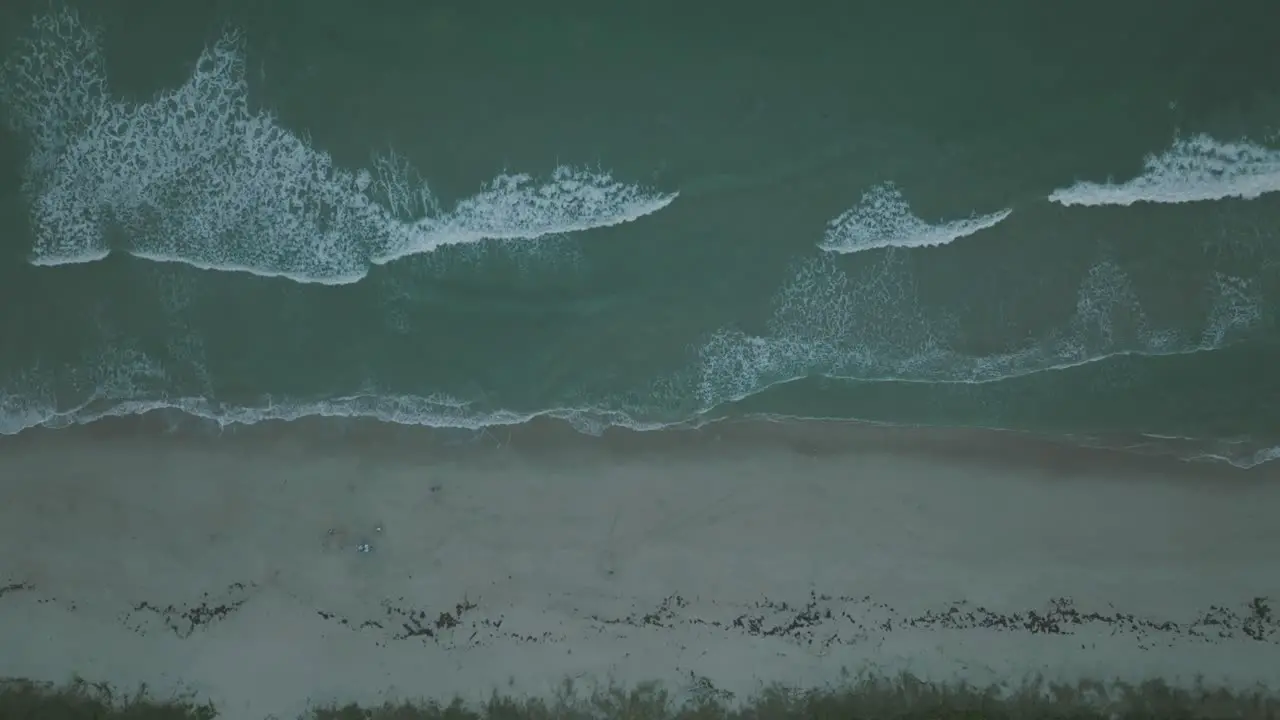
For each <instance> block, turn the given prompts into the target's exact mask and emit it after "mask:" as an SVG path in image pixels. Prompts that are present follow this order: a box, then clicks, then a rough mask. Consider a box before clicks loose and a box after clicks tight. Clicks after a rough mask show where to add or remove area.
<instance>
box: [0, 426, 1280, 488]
mask: <svg viewBox="0 0 1280 720" xmlns="http://www.w3.org/2000/svg"><path fill="white" fill-rule="evenodd" d="M147 437H149V438H153V439H156V440H157V441H165V442H174V443H180V444H184V445H199V444H203V443H216V444H219V445H231V446H236V447H261V446H264V445H273V444H277V443H281V442H284V443H287V444H289V445H291V446H296V447H297V448H299V449H306V450H308V451H313V452H326V451H328V450H330V449H332V448H333V447H334V444H335V443H336V444H338V445H339V446H342V447H345V446H347V445H351V446H358V447H360V448H368V449H370V450H378V451H384V452H394V453H405V452H408V453H410V454H413V453H424V452H425V453H430V454H431V455H434V456H437V457H447V458H454V459H459V458H464V457H470V456H473V455H476V456H486V455H489V454H491V453H493V452H495V451H497V452H503V453H512V452H514V453H517V454H519V455H521V456H539V457H545V456H546V455H548V454H552V453H556V452H599V453H605V454H608V455H611V456H614V455H617V456H629V455H634V454H646V453H662V454H670V453H673V452H674V453H699V452H708V451H713V450H714V449H715V448H718V447H721V446H723V445H724V444H725V443H726V442H727V443H728V444H730V445H735V444H741V445H745V446H748V447H752V448H758V447H760V446H761V445H764V446H766V447H769V448H774V449H783V450H789V451H793V452H797V453H800V454H805V455H815V456H830V455H840V454H856V453H865V452H875V453H889V454H897V455H909V456H920V455H927V456H929V457H934V458H936V459H938V460H942V461H947V462H978V463H982V462H986V461H997V462H999V463H1002V464H1009V465H1011V466H1017V467H1019V468H1022V469H1030V470H1045V471H1048V472H1067V473H1070V472H1086V471H1090V470H1095V469H1108V468H1109V469H1116V470H1123V471H1127V472H1135V473H1140V474H1144V475H1145V474H1148V473H1159V474H1161V475H1164V476H1168V477H1179V478H1206V477H1212V478H1220V479H1230V480H1232V481H1235V482H1240V481H1244V479H1245V478H1247V479H1248V481H1259V480H1262V479H1264V478H1265V479H1268V480H1270V479H1272V478H1274V479H1277V480H1280V463H1271V462H1263V463H1260V464H1257V465H1252V466H1249V467H1242V466H1240V465H1237V464H1233V463H1231V462H1229V461H1227V460H1225V459H1223V458H1220V457H1200V458H1186V457H1183V456H1181V455H1179V454H1174V452H1173V450H1172V448H1174V447H1179V446H1185V445H1186V444H1187V443H1198V442H1201V441H1198V440H1195V439H1188V438H1176V437H1156V436H1150V435H1141V434H1139V435H1133V436H1120V435H1115V436H1091V437H1075V436H1062V437H1058V436H1052V435H1042V434H1037V433H1032V432H1027V431H1022V430H1012V429H1005V428H983V427H957V426H909V425H893V424H888V423H874V422H867V421H863V420H844V419H832V418H801V417H770V416H747V417H739V418H722V419H717V420H710V421H707V422H705V423H701V424H696V425H695V424H675V425H671V426H668V427H663V428H655V429H640V430H637V429H632V428H627V427H622V426H609V427H606V428H604V429H603V431H602V432H600V433H595V434H592V433H585V432H582V431H580V430H578V429H576V428H575V427H573V425H572V424H571V423H570V422H569V421H567V420H563V419H560V418H556V417H551V416H545V415H540V416H534V417H532V418H530V419H528V420H524V421H522V422H518V423H512V424H507V425H494V426H487V427H482V428H474V429H473V428H463V427H450V426H429V425H409V424H401V423H395V422H388V421H385V420H381V419H377V418H369V417H329V416H305V417H301V418H297V419H291V420H264V421H261V422H257V423H254V424H249V425H239V424H236V425H227V426H220V425H218V424H217V423H216V422H214V421H212V420H208V419H206V418H202V417H199V416H194V415H190V414H188V413H186V412H183V411H181V410H151V411H148V412H146V413H142V414H138V415H126V416H109V417H103V418H99V419H97V420H94V421H92V422H88V423H84V424H76V425H69V426H63V427H54V428H51V427H45V426H34V427H30V428H27V429H24V430H22V431H21V432H18V433H15V434H12V435H4V436H0V451H3V449H4V448H6V447H11V446H12V447H22V446H25V445H27V444H29V443H42V444H43V443H59V442H65V441H69V440H72V439H75V440H81V439H84V440H114V439H119V438H147ZM346 451H347V450H339V452H346Z"/></svg>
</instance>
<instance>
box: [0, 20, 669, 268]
mask: <svg viewBox="0 0 1280 720" xmlns="http://www.w3.org/2000/svg"><path fill="white" fill-rule="evenodd" d="M0 95H2V97H0V99H2V100H3V101H4V102H5V104H6V105H7V106H8V108H9V110H10V118H9V119H10V121H11V122H12V124H13V125H14V126H15V127H17V128H18V129H19V130H21V131H23V132H25V133H26V134H27V135H28V136H29V138H30V139H31V146H32V153H31V156H30V158H29V159H28V162H27V168H26V178H25V189H26V191H27V193H28V194H29V196H30V197H31V199H32V224H33V226H34V231H35V236H36V240H35V245H34V248H33V250H32V253H31V261H32V262H33V263H35V264H39V265H58V264H64V263H78V262H91V261H94V260H99V259H102V258H103V257H106V256H107V254H108V253H109V252H110V251H111V249H112V247H113V245H115V244H116V243H111V242H109V241H108V232H109V231H110V230H111V229H112V228H118V229H119V230H121V231H122V232H121V233H120V234H121V235H123V236H125V239H124V240H123V241H120V242H119V243H118V249H123V250H125V251H127V252H130V253H132V254H133V255H136V256H138V257H141V258H145V259H149V260H155V261H168V262H182V263H186V264H189V265H192V266H195V267H198V268H204V269H212V270H233V271H244V272H250V273H254V274H258V275H264V276H279V277H286V278H289V279H292V280H296V281H299V282H318V283H327V284H341V283H349V282H355V281H357V280H359V279H360V278H361V277H363V276H364V275H365V274H366V273H367V272H368V269H369V266H370V265H371V264H380V263H386V262H390V261H393V260H396V259H399V258H404V257H407V256H410V255H415V254H420V253H429V252H431V251H433V250H435V249H437V248H440V247H442V246H445V245H452V244H459V243H473V242H477V241H480V240H485V239H490V238H493V239H507V240H532V239H535V238H539V237H544V236H547V235H554V234H561V233H570V232H579V231H583V230H589V229H592V228H598V227H605V226H610V225H617V224H620V223H625V222H629V221H632V220H635V219H637V218H640V217H643V216H645V215H648V214H650V213H653V212H656V211H658V210H660V209H662V208H663V207H665V206H666V205H668V204H669V203H671V202H672V201H673V200H674V199H675V194H674V193H661V192H657V191H653V190H648V189H643V188H640V187H637V186H634V185H628V184H624V183H620V182H618V181H616V180H614V179H613V178H612V177H611V176H610V174H609V173H607V172H603V171H593V170H587V169H578V168H571V167H564V166H562V167H558V168H555V169H554V170H553V171H552V172H551V173H550V175H549V176H548V177H546V178H545V179H535V178H534V177H532V176H530V175H527V174H515V175H508V174H503V175H499V176H498V177H496V178H495V179H494V180H492V181H491V182H490V183H488V185H487V186H486V187H484V188H483V189H482V190H481V191H480V192H479V193H477V194H475V195H473V196H471V197H469V198H465V199H463V200H461V201H460V202H458V203H457V204H456V205H454V206H453V207H452V208H451V209H443V208H441V207H440V204H439V203H438V202H437V200H436V199H435V197H434V196H433V195H432V193H431V191H430V189H429V188H428V186H427V184H426V183H425V182H423V181H422V180H421V179H420V178H418V177H417V175H416V173H414V172H413V171H412V169H411V168H409V167H408V165H407V163H405V162H404V161H403V160H402V159H400V158H395V157H391V158H383V159H381V160H379V161H376V162H375V163H374V165H373V167H372V168H367V169H358V170H354V171H353V170H347V169H344V168H340V167H338V166H336V165H335V164H334V162H333V160H332V158H331V157H330V156H329V155H328V154H327V153H325V152H323V151H321V150H318V149H316V148H314V147H312V146H311V145H310V144H309V142H308V141H307V140H305V139H304V138H302V137H299V136H298V135H296V134H294V133H292V132H290V131H289V130H287V129H285V128H284V127H283V126H281V125H280V124H279V123H278V122H277V120H276V118H274V117H273V116H272V115H271V114H269V113H267V112H255V111H253V110H251V109H250V107H249V101H248V83H247V80H246V78H245V72H244V48H243V41H242V38H241V37H240V36H239V35H238V34H236V33H234V32H230V33H227V34H226V35H224V36H223V37H222V38H220V39H219V40H218V41H217V42H216V43H214V44H213V45H212V46H210V47H208V48H206V49H205V50H204V51H203V52H202V53H201V54H200V57H199V58H198V60H197V61H196V66H195V70H194V71H193V73H192V75H191V77H190V79H189V80H188V81H187V82H186V83H184V84H183V85H182V86H181V87H178V88H177V89H174V90H169V91H166V92H162V93H160V94H159V95H157V96H156V97H155V98H154V99H152V100H150V101H148V102H142V103H129V102H124V101H121V100H118V99H115V98H113V97H112V95H111V93H110V90H109V86H108V81H107V76H106V72H105V62H104V59H103V57H102V53H101V48H100V42H99V38H98V35H97V31H96V30H94V29H93V28H91V27H88V26H86V25H84V24H82V23H81V22H80V20H79V19H78V17H77V16H76V14H75V13H74V12H73V11H71V10H68V9H63V10H60V11H58V12H55V13H53V14H51V15H47V16H42V17H38V18H36V20H35V22H34V25H33V32H32V33H31V35H30V36H29V37H28V38H26V39H25V40H24V41H23V42H21V43H20V48H19V51H18V52H17V53H16V54H15V55H14V56H13V57H12V58H11V59H10V61H9V62H8V63H6V65H5V67H4V71H3V75H2V77H0Z"/></svg>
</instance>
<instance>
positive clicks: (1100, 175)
mask: <svg viewBox="0 0 1280 720" xmlns="http://www.w3.org/2000/svg"><path fill="white" fill-rule="evenodd" d="M1273 18H1274V7H1273V6H1272V5H1271V4H1270V3H1267V2H1262V1H1258V2H1237V3H1231V4H1228V5H1222V4H1211V3H1203V2H1199V1H1198V0H1185V1H1183V0H1177V1H1175V0H1162V1H1160V2H1155V1H1141V2H1139V1H1135V2H1128V3H1120V4H1115V3H1108V4H1103V3H1100V2H1085V3H1083V4H1081V3H1075V4H1070V5H1061V4H1059V5H1054V4H1042V3H1027V2H1017V1H1012V0H1011V1H1008V2H1005V1H1003V0H1001V1H992V2H984V3H967V4H958V3H943V2H907V3H881V2H850V3H835V2H823V3H800V4H790V5H787V4H781V5H780V4H776V3H761V2H750V3H738V2H735V3H729V2H710V3H695V4H690V3H675V2H645V3H639V2H636V3H588V2H577V1H576V0H575V1H569V2H557V3H513V2H443V1H441V2H435V1H429V0H423V1H414V2H409V1H407V0H406V1H404V2H385V3H380V4H376V5H368V4H364V3H356V2H337V1H335V0H327V1H325V2H301V1H300V0H299V1H296V2H275V3H259V2H250V1H249V0H237V1H232V0H225V1H220V2H209V3H198V4H197V3H171V2H160V1H159V0H155V1H150V0H148V1H145V2H144V1H143V0H121V1H120V2H115V3H111V4H102V3H89V2H83V3H67V4H64V3H60V2H54V3H52V4H51V3H48V2H43V1H42V2H15V3H6V4H5V6H4V7H3V9H0V42H2V43H3V50H4V53H5V57H6V61H5V64H4V67H3V72H2V73H0V106H2V108H0V109H2V110H3V112H4V117H5V120H6V121H7V125H6V128H5V131H4V132H5V134H3V135H0V432H3V433H17V432H21V431H22V430H24V429H26V428H30V427H34V426H39V425H48V426H54V427H61V426H66V425H68V424H74V423H82V422H90V421H93V420H95V419H98V418H101V417H104V416H114V415H127V414H136V413H141V412H147V411H153V410H160V409H164V408H168V409H169V411H170V412H172V413H177V414H184V413H185V414H187V415H192V416H197V417H202V418H205V419H207V420H209V421H211V422H216V423H220V424H223V425H227V424H239V423H253V422H258V421H261V420H264V419H271V418H276V419H292V418H298V417H304V416H309V415H317V414H321V415H333V416H367V417H376V418H381V419H383V420H387V421H391V422H398V423H410V424H425V425H433V426H455V427H464V428H483V427H486V426H490V425H494V424H503V423H516V422H522V421H524V420H526V419H528V418H530V417H533V416H536V415H548V414H549V415H553V416H557V417H563V418H565V419H567V420H569V421H571V422H573V423H574V424H575V425H576V426H577V427H578V428H580V429H581V430H583V431H584V432H599V431H601V430H602V429H604V428H606V427H609V426H612V425H623V426H629V427H636V428H657V427H662V426H665V425H670V424H674V423H690V422H693V423H697V422H703V421H707V420H712V419H715V418H721V417H732V416H740V415H747V414H761V415H785V416H794V417H815V418H852V419H861V420H867V421H873V422H886V423H895V424H912V425H916V424H919V425H951V426H981V427H998V428H1009V429H1018V430H1026V431H1031V432H1037V433H1045V434H1050V435H1055V436H1061V437H1064V438H1072V439H1075V440H1076V441H1078V442H1082V443H1091V444H1097V443H1101V444H1108V445H1118V446H1125V447H1134V448H1135V449H1142V450H1144V451H1157V452H1174V453H1177V454H1179V455H1180V456H1182V457H1186V458H1198V457H1215V458H1219V459H1223V460H1227V461H1230V462H1233V463H1235V464H1238V465H1242V466H1251V465H1256V464H1258V463H1261V462H1265V461H1267V460H1269V459H1272V458H1274V457H1280V364H1278V363H1277V360H1278V359H1280V333H1278V330H1280V328H1278V327H1277V323H1276V320H1277V318H1276V315H1277V308H1280V46H1277V45H1276V43H1275V42H1274V37H1273V35H1274V31H1273V29H1272V27H1273V23H1272V19H1273ZM175 417H176V415H175Z"/></svg>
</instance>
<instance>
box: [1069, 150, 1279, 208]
mask: <svg viewBox="0 0 1280 720" xmlns="http://www.w3.org/2000/svg"><path fill="white" fill-rule="evenodd" d="M1276 191H1280V150H1275V149H1272V148H1268V147H1264V146H1262V145H1257V144H1255V143H1252V142H1248V141H1244V140H1241V141H1238V142H1220V141H1218V140H1215V139H1213V138H1211V137H1209V136H1208V135H1204V134H1201V135H1195V136H1193V137H1189V138H1179V139H1178V140H1175V141H1174V143H1173V146H1172V147H1170V148H1169V149H1168V150H1165V151H1164V152H1162V153H1160V154H1158V155H1148V156H1147V159H1146V162H1145V163H1144V164H1143V172H1142V174H1141V175H1139V176H1138V177H1135V178H1133V179H1132V180H1129V181H1127V182H1123V183H1112V182H1105V183H1094V182H1078V183H1076V184H1074V185H1072V186H1071V187H1068V188H1062V189H1059V190H1054V191H1053V192H1052V193H1050V194H1049V200H1050V201H1052V202H1056V203H1059V204H1061V205H1067V206H1072V205H1085V206H1093V205H1132V204H1134V203H1139V202H1149V203H1185V202H1198V201H1203V200H1223V199H1226V198H1240V199H1243V200H1253V199H1254V198H1257V197H1259V196H1261V195H1263V194H1264V193H1270V192H1276Z"/></svg>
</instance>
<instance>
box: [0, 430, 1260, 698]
mask: <svg viewBox="0 0 1280 720" xmlns="http://www.w3.org/2000/svg"><path fill="white" fill-rule="evenodd" d="M165 427H167V426H166V425H165V423H164V422H163V421H162V419H161V418H150V419H148V418H142V419H141V420H135V419H133V418H128V419H122V420H121V421H120V422H108V423H101V424H95V425H89V426H81V427H77V428H70V429H62V430H44V431H40V432H33V433H24V434H21V435H18V436H15V437H7V438H2V439H0V478H4V480H3V483H0V492H2V493H3V495H2V496H0V543H3V546H4V547H6V548H7V552H6V553H5V554H4V555H2V556H0V587H4V588H6V589H7V590H6V592H4V593H2V594H0V638H5V641H4V643H3V644H4V645H5V646H7V647H10V648H13V647H16V648H18V651H17V652H11V653H5V654H3V656H2V657H0V677H27V678H31V679H33V680H37V681H50V682H55V683H60V682H65V681H66V680H68V679H69V678H70V677H71V675H72V674H73V673H79V674H81V675H83V676H84V677H88V678H93V679H101V680H103V681H104V682H107V683H109V684H110V685H111V686H113V687H119V688H129V687H137V686H138V685H139V684H140V683H146V684H147V685H148V687H150V688H152V689H153V690H154V691H157V692H161V693H164V692H169V691H171V690H175V689H180V688H188V689H191V690H193V691H196V692H198V693H199V694H200V695H201V696H202V697H208V698H210V699H211V700H212V701H214V702H215V704H217V705H218V706H219V707H222V708H224V709H225V711H226V712H228V713H230V716H232V717H257V716H262V715H266V714H267V713H271V712H274V713H277V714H281V715H282V716H288V715H290V714H296V713H297V712H300V711H301V710H302V709H305V706H306V704H307V703H312V704H317V703H318V704H323V703H326V702H348V701H353V702H358V703H375V704H376V703H379V702H381V701H383V700H386V699H395V698H398V697H404V696H409V697H414V696H428V697H447V696H451V695H453V694H458V695H461V696H462V697H464V698H466V699H471V700H477V701H478V700H483V699H484V698H486V697H488V695H489V694H490V693H492V692H494V691H495V690H497V691H501V692H510V693H517V694H529V695H534V696H539V695H545V694H546V693H548V692H552V691H553V690H554V688H555V687H556V686H557V684H558V683H560V682H561V681H562V680H563V679H564V678H565V677H576V678H579V679H580V680H582V681H583V682H600V683H609V682H619V683H623V684H631V683H635V682H646V681H655V680H656V681H661V682H664V683H667V684H668V685H670V686H671V687H675V688H679V687H686V686H688V685H689V683H690V678H695V679H696V678H706V679H707V680H708V681H709V682H711V683H712V684H713V685H714V686H715V687H717V688H723V689H725V690H726V691H728V692H731V693H734V694H735V695H737V696H741V697H745V696H749V695H751V694H753V692H754V691H758V690H759V689H760V688H762V687H763V686H765V685H767V684H770V683H782V684H786V685H790V686H796V687H821V686H824V685H827V684H832V683H836V682H838V681H839V680H840V678H841V677H842V673H854V674H857V673H872V674H882V675H886V676H895V675H896V674H898V673H902V672H909V673H911V674H913V675H915V676H917V677H919V678H921V679H922V680H925V681H929V682H952V681H963V682H967V683H971V684H975V685H987V684H990V683H1012V684H1014V685H1017V684H1018V683H1020V682H1021V681H1023V680H1025V679H1027V678H1028V677H1029V676H1031V675H1036V674H1038V675H1041V676H1043V677H1044V678H1045V679H1046V680H1047V681H1061V682H1068V683H1074V682H1077V681H1080V680H1103V681H1109V680H1112V679H1116V680H1120V681H1123V682H1131V683H1139V682H1142V681H1144V680H1149V679H1154V678H1160V679H1163V680H1165V681H1166V682H1169V683H1170V684H1171V685H1173V686H1188V685H1189V684H1190V683H1193V682H1194V681H1196V679H1197V678H1202V679H1203V680H1204V681H1205V682H1207V683H1210V684H1215V685H1222V686H1224V687H1227V688H1231V689H1235V690H1239V691H1247V690H1250V689H1255V688H1256V687H1257V686H1258V684H1259V683H1263V682H1266V681H1269V680H1273V678H1271V677H1270V676H1269V675H1268V674H1267V672H1266V671H1265V670H1264V669H1265V668H1267V667H1275V666H1277V665H1278V664H1280V621H1278V620H1277V618H1276V617H1275V615H1274V613H1273V612H1272V610H1271V608H1272V606H1273V604H1276V603H1280V580H1277V579H1276V578H1280V558H1278V557H1276V555H1275V553H1274V552H1273V551H1271V550H1270V548H1274V547H1275V545H1276V543H1277V541H1280V529H1278V528H1277V527H1276V524H1275V523H1274V510H1273V508H1275V507H1280V484H1277V483H1275V482H1273V481H1274V480H1275V479H1276V476H1277V473H1276V471H1275V470H1272V469H1268V468H1267V467H1265V466H1264V467H1262V468H1256V469H1254V470H1251V471H1242V470H1238V469H1235V468H1231V467H1229V466H1225V465H1218V464H1201V463H1186V462H1180V461H1173V460H1167V459H1160V458H1149V457H1143V456H1140V455H1133V454H1127V453H1122V452H1117V451H1105V450H1093V449H1088V448H1078V447H1069V446H1063V445H1059V444H1056V443H1053V442H1049V441H1045V440H1040V439H1035V438H1029V437H1025V436H1018V435H1016V434H1012V433H1003V432H996V431H951V430H933V429H911V428H895V427H881V426H866V425H861V424H857V425H855V424H850V423H840V422H825V423H813V422H765V421H735V422H729V423H722V424H713V425H708V426H704V427H703V428H700V429H697V430H670V431H657V432H630V431H620V430H618V431H614V430H610V431H606V432H605V433H604V434H603V435H602V436H599V437H593V436H587V435H582V434H580V433H578V432H577V431H575V430H573V429H572V428H570V427H569V426H568V425H567V424H564V423H555V422H551V421H547V422H541V423H540V422H536V421H535V422H531V423H528V424H526V425H524V426H518V427H513V428H511V429H510V432H509V433H499V432H495V431H489V432H486V433H460V432H457V431H438V430H431V429H426V428H415V427H404V426H388V425H385V424H382V423H376V422H353V421H339V422H334V421H327V422H326V421H321V420H317V421H294V422H289V423H278V424H275V425H270V426H262V425H260V426H253V427H251V428H240V429H237V430H235V431H233V432H224V433H222V434H221V435H218V434H215V433H210V432H208V431H207V430H203V429H199V430H191V429H180V430H178V431H175V432H166V431H165Z"/></svg>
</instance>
